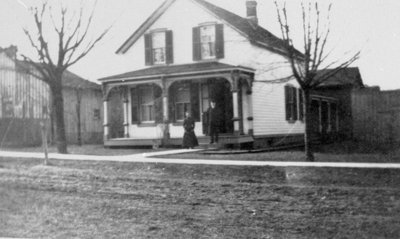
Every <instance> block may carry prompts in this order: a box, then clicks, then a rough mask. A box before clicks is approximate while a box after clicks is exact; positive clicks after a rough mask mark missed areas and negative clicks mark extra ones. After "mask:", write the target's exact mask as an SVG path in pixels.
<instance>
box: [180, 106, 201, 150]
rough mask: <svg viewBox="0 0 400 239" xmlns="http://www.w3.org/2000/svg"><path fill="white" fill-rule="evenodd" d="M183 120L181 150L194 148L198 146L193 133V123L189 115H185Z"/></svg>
mask: <svg viewBox="0 0 400 239" xmlns="http://www.w3.org/2000/svg"><path fill="white" fill-rule="evenodd" d="M185 116H186V117H185V120H184V121H183V128H184V129H185V134H184V135H183V143H182V147H183V148H189V149H191V148H194V147H196V146H198V145H199V142H198V141H197V137H196V135H195V133H194V127H195V121H194V119H193V118H192V117H190V113H189V112H186V113H185Z"/></svg>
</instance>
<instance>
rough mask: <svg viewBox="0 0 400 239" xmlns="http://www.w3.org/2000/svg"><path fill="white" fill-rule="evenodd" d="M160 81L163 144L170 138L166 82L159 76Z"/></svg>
mask: <svg viewBox="0 0 400 239" xmlns="http://www.w3.org/2000/svg"><path fill="white" fill-rule="evenodd" d="M161 82H162V107H163V124H164V132H163V145H167V144H168V140H169V138H170V134H169V107H168V101H169V100H168V97H169V96H168V84H167V83H166V79H165V78H161Z"/></svg>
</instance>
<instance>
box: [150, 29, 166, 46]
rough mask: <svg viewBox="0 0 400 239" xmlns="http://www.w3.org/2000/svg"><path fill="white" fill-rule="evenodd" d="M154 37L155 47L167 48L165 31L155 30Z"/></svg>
mask: <svg viewBox="0 0 400 239" xmlns="http://www.w3.org/2000/svg"><path fill="white" fill-rule="evenodd" d="M152 37H153V42H152V43H153V48H165V32H154V33H153V34H152Z"/></svg>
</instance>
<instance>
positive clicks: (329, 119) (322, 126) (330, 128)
mask: <svg viewBox="0 0 400 239" xmlns="http://www.w3.org/2000/svg"><path fill="white" fill-rule="evenodd" d="M327 71H333V70H330V69H329V70H322V71H320V72H319V74H325V73H327ZM363 88H364V84H363V81H362V78H361V74H360V71H359V69H358V68H357V67H348V68H344V69H341V70H340V71H339V72H337V73H336V74H335V75H334V76H332V77H331V78H329V79H328V80H327V81H325V82H323V83H322V84H321V85H320V86H319V87H318V90H317V92H314V96H313V100H312V105H313V106H314V107H316V108H314V109H315V110H314V111H313V112H316V114H319V115H314V120H313V122H314V123H315V125H316V126H318V127H314V132H315V133H317V134H318V135H319V136H321V138H326V137H329V136H335V137H336V136H337V137H339V138H340V139H351V138H352V137H353V128H354V120H353V113H352V94H353V92H354V91H357V90H359V89H363ZM317 95H319V96H317ZM330 132H336V133H335V134H330Z"/></svg>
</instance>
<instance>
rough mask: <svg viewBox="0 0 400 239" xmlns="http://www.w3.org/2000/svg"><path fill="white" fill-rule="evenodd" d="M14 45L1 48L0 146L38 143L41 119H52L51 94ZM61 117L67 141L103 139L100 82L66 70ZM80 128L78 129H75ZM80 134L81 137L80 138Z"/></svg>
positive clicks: (52, 130) (96, 140)
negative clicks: (94, 81)
mask: <svg viewBox="0 0 400 239" xmlns="http://www.w3.org/2000/svg"><path fill="white" fill-rule="evenodd" d="M16 53H17V48H16V47H15V46H10V47H9V48H5V49H3V48H0V147H1V146H6V145H14V146H25V145H26V146H28V145H40V144H41V142H42V141H41V140H42V139H41V132H40V122H41V121H43V120H44V119H48V122H49V125H50V126H51V127H50V129H51V130H50V131H49V132H50V137H51V138H53V137H54V134H53V132H55V131H54V122H53V121H52V118H53V117H51V115H50V112H51V104H50V100H51V94H50V92H49V87H48V85H47V84H46V83H44V82H43V81H41V80H40V79H38V78H37V77H36V76H35V73H33V72H34V71H33V68H32V67H30V65H29V64H28V63H27V62H24V61H20V60H17V59H16ZM62 83H63V94H64V110H65V111H64V118H65V124H66V132H67V141H68V143H78V142H79V141H81V142H82V143H100V142H101V141H102V135H103V127H102V100H101V99H102V91H101V87H100V85H98V84H96V83H93V82H90V81H87V80H84V79H83V78H81V77H79V76H77V75H75V74H73V73H72V72H70V71H66V72H65V73H64V76H63V82H62ZM79 128H80V130H78V129H79ZM79 138H80V140H79Z"/></svg>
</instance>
